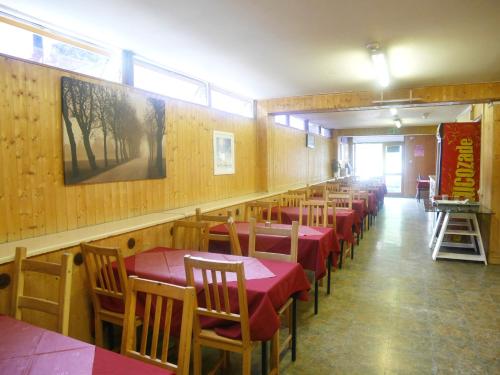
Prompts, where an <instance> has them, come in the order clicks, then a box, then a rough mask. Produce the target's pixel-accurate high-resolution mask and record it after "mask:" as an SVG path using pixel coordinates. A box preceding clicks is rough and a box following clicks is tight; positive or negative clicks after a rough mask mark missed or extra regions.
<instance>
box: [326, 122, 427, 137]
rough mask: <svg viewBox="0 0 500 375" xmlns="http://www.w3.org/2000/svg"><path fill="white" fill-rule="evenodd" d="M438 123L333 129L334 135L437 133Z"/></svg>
mask: <svg viewBox="0 0 500 375" xmlns="http://www.w3.org/2000/svg"><path fill="white" fill-rule="evenodd" d="M436 129H437V125H424V126H403V127H401V128H399V129H398V128H396V127H395V126H394V127H383V128H355V129H339V130H334V131H333V136H334V137H356V136H367V135H429V134H432V135H436Z"/></svg>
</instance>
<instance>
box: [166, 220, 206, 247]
mask: <svg viewBox="0 0 500 375" xmlns="http://www.w3.org/2000/svg"><path fill="white" fill-rule="evenodd" d="M209 231H210V223H208V222H206V221H187V220H177V221H175V222H174V226H173V229H172V247H173V248H174V249H186V250H196V251H208V233H209Z"/></svg>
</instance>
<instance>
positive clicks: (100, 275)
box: [80, 243, 128, 313]
mask: <svg viewBox="0 0 500 375" xmlns="http://www.w3.org/2000/svg"><path fill="white" fill-rule="evenodd" d="M80 248H81V249H82V255H83V263H84V265H85V271H86V273H87V279H88V283H89V286H90V297H91V299H92V303H93V304H94V309H95V310H96V312H97V313H98V312H99V311H101V310H102V307H101V302H100V299H99V296H104V297H111V298H114V299H117V300H121V301H122V303H123V306H125V298H126V295H127V289H128V285H127V271H126V270H125V263H124V261H123V255H122V252H121V250H120V249H119V248H116V247H103V246H96V245H91V244H88V243H81V244H80ZM113 265H114V267H113Z"/></svg>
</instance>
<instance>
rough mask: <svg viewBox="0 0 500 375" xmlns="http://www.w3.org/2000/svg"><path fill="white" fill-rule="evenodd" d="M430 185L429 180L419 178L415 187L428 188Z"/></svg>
mask: <svg viewBox="0 0 500 375" xmlns="http://www.w3.org/2000/svg"><path fill="white" fill-rule="evenodd" d="M430 185H431V182H430V180H419V181H417V189H421V190H429V187H430Z"/></svg>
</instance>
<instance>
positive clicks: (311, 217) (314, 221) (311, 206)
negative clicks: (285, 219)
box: [299, 200, 328, 227]
mask: <svg viewBox="0 0 500 375" xmlns="http://www.w3.org/2000/svg"><path fill="white" fill-rule="evenodd" d="M304 214H305V215H306V218H307V220H306V222H305V223H302V217H303V215H304ZM327 224H328V204H327V202H326V201H319V200H310V201H304V202H300V208H299V225H307V226H309V227H326V226H327Z"/></svg>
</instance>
